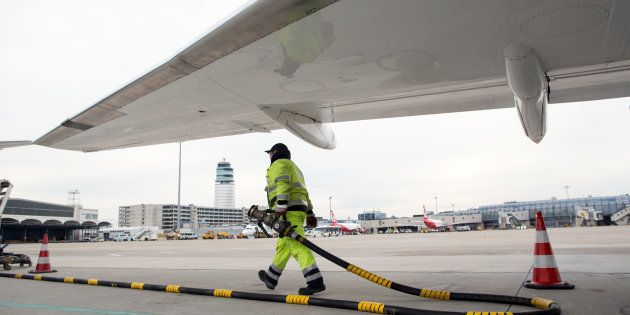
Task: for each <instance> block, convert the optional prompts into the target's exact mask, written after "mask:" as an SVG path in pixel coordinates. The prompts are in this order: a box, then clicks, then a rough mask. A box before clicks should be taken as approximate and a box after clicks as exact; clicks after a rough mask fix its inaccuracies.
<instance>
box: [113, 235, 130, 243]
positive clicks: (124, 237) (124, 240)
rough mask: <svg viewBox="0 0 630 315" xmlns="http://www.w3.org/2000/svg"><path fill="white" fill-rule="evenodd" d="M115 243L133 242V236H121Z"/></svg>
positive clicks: (115, 239) (117, 237) (118, 236)
mask: <svg viewBox="0 0 630 315" xmlns="http://www.w3.org/2000/svg"><path fill="white" fill-rule="evenodd" d="M114 241H115V242H127V241H132V238H131V235H127V234H120V235H117V236H115V237H114Z"/></svg>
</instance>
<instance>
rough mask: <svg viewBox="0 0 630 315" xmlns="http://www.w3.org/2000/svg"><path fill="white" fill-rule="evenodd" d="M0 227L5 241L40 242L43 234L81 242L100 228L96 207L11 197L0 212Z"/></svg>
mask: <svg viewBox="0 0 630 315" xmlns="http://www.w3.org/2000/svg"><path fill="white" fill-rule="evenodd" d="M0 223H1V225H0V230H1V233H2V238H3V240H4V241H6V242H39V241H40V240H41V239H42V238H43V235H44V234H45V233H48V238H49V239H50V241H51V242H61V241H80V240H82V239H83V236H84V235H85V234H86V233H87V234H89V233H93V232H94V231H97V230H98V228H99V227H104V226H110V225H111V224H110V223H109V222H105V221H98V210H95V209H84V208H83V207H82V206H80V205H76V206H72V205H60V204H54V203H49V202H42V201H35V200H28V199H19V198H10V199H9V200H8V201H7V205H6V207H5V209H4V213H3V214H2V220H1V222H0Z"/></svg>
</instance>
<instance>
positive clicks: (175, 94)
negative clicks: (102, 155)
mask: <svg viewBox="0 0 630 315" xmlns="http://www.w3.org/2000/svg"><path fill="white" fill-rule="evenodd" d="M628 21H630V2H625V1H613V0H591V1H589V3H583V2H578V1H574V0H557V1H516V0H514V1H506V0H484V1H456V0H426V1H415V0H408V1H403V0H396V1H380V0H341V1H333V0H331V1H307V0H305V1H299V0H290V1H272V0H263V1H258V2H256V3H254V4H252V5H251V6H250V7H248V8H247V9H245V10H243V11H242V12H241V13H239V14H238V15H236V16H235V17H233V18H232V19H230V20H229V21H228V22H226V23H224V24H223V25H222V26H220V27H218V28H217V29H215V30H213V31H212V32H210V33H209V34H208V35H206V36H205V37H204V38H202V39H201V40H200V41H198V42H197V43H195V44H194V45H192V46H190V47H189V48H187V49H186V50H184V51H182V52H181V53H179V54H178V55H177V56H175V57H174V58H172V59H171V60H170V61H168V62H167V63H165V64H164V65H162V66H160V67H158V68H157V69H155V70H153V71H151V72H149V73H148V74H146V75H145V76H143V77H141V78H140V79H137V80H136V81H134V82H132V83H131V84H129V85H127V86H125V87H124V88H122V89H120V90H119V91H117V92H116V93H114V94H112V95H110V96H108V97H106V98H105V99H103V100H102V101H100V102H98V103H97V104H95V105H93V106H91V107H90V108H88V109H86V110H85V111H84V112H82V113H80V114H79V115H77V116H75V117H73V118H71V119H69V120H67V121H65V122H64V123H62V124H61V125H60V126H59V127H57V128H56V129H54V130H52V131H51V132H49V133H48V134H46V135H44V136H43V137H41V138H40V139H38V140H37V141H35V144H39V145H44V146H49V147H54V148H60V149H68V150H80V151H98V150H107V149H115V148H124V147H133V146H142V145H149V144H158V143H167V142H175V141H185V140H192V139H202V138H211V137H221V136H229V135H237V134H243V133H250V132H269V131H271V130H274V129H279V128H286V129H288V130H289V131H291V132H292V133H294V134H296V135H297V136H298V137H300V138H302V139H304V140H306V141H308V142H309V143H312V144H314V145H316V146H318V147H322V148H329V149H330V148H334V145H335V139H334V134H333V133H332V130H330V128H329V127H330V126H329V124H328V123H331V122H342V121H353V120H365V119H378V118H389V117H401V116H412V115H427V114H437V113H449V112H461V111H472V110H482V109H494V108H505V107H514V106H515V104H516V107H517V109H518V111H519V114H520V117H521V122H522V123H523V127H524V128H525V132H526V134H527V135H528V136H529V137H530V138H532V140H534V141H536V142H538V141H540V139H542V136H543V135H544V131H545V121H544V117H545V107H544V106H545V105H546V104H547V102H549V103H561V102H571V101H585V100H595V99H607V98H614V97H623V96H629V95H630V44H629V43H630V27H629V26H630V25H629V24H630V23H629V22H628Z"/></svg>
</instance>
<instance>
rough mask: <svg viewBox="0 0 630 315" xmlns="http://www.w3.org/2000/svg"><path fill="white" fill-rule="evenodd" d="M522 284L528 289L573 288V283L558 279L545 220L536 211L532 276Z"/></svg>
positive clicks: (558, 274)
mask: <svg viewBox="0 0 630 315" xmlns="http://www.w3.org/2000/svg"><path fill="white" fill-rule="evenodd" d="M523 286H524V287H526V288H530V289H565V290H567V289H573V288H575V286H574V285H572V284H570V283H568V282H564V281H562V279H560V271H559V270H558V265H557V264H556V259H555V258H554V257H553V250H551V243H549V236H548V235H547V228H546V227H545V220H544V219H543V217H542V213H541V212H540V211H538V212H536V245H535V246H534V276H533V278H532V281H526V282H524V283H523Z"/></svg>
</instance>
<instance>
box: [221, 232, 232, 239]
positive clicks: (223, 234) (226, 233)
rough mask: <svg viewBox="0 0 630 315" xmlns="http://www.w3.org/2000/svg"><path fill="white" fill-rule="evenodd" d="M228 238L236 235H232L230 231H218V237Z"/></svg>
mask: <svg viewBox="0 0 630 315" xmlns="http://www.w3.org/2000/svg"><path fill="white" fill-rule="evenodd" d="M228 238H234V237H233V236H232V235H230V233H228V232H225V231H221V232H219V233H217V239H228Z"/></svg>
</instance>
